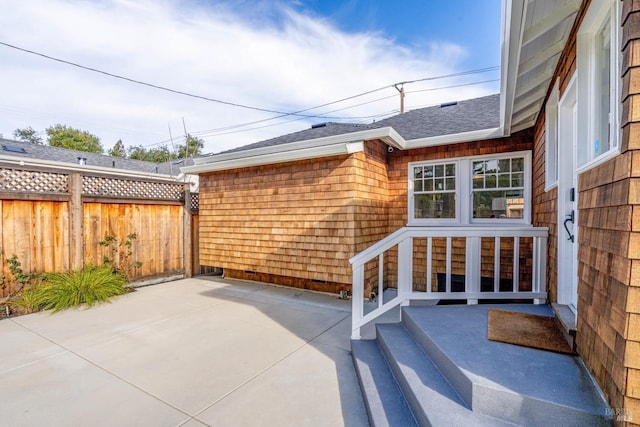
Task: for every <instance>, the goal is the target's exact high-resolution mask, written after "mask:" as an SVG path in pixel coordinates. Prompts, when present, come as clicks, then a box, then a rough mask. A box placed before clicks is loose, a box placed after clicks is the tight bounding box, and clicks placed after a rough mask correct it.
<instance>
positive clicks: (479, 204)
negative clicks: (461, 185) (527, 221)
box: [473, 190, 524, 219]
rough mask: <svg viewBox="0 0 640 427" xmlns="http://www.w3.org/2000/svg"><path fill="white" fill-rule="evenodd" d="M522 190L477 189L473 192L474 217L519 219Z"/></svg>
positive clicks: (521, 215)
mask: <svg viewBox="0 0 640 427" xmlns="http://www.w3.org/2000/svg"><path fill="white" fill-rule="evenodd" d="M523 215H524V191H522V190H518V191H477V192H474V193H473V217H474V218H510V219H521V218H522V217H523Z"/></svg>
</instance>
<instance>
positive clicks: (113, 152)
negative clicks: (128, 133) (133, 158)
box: [108, 139, 127, 158]
mask: <svg viewBox="0 0 640 427" xmlns="http://www.w3.org/2000/svg"><path fill="white" fill-rule="evenodd" d="M108 154H109V155H110V156H113V157H122V158H126V157H127V149H126V148H124V144H123V143H122V140H121V139H119V140H118V141H117V142H116V143H115V145H114V146H113V147H112V148H110V149H109V153H108Z"/></svg>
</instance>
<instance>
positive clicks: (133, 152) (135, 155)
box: [127, 145, 175, 163]
mask: <svg viewBox="0 0 640 427" xmlns="http://www.w3.org/2000/svg"><path fill="white" fill-rule="evenodd" d="M127 151H128V152H129V158H130V159H133V160H144V161H146V162H155V163H161V162H166V161H168V160H171V159H175V155H174V154H171V153H170V152H169V149H168V148H167V146H166V145H161V146H160V147H158V148H152V149H148V150H147V149H146V148H144V147H143V146H142V145H138V146H137V147H132V146H130V147H129V148H128V149H127Z"/></svg>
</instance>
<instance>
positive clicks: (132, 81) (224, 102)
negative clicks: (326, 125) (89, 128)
mask: <svg viewBox="0 0 640 427" xmlns="http://www.w3.org/2000/svg"><path fill="white" fill-rule="evenodd" d="M0 45H3V46H6V47H9V48H11V49H16V50H19V51H21V52H25V53H30V54H32V55H36V56H40V57H42V58H46V59H49V60H51V61H55V62H60V63H62V64H66V65H70V66H72V67H77V68H81V69H83V70H87V71H92V72H94V73H99V74H103V75H105V76H108V77H113V78H115V79H120V80H124V81H127V82H130V83H135V84H138V85H142V86H147V87H151V88H154V89H158V90H163V91H166V92H171V93H175V94H178V95H183V96H188V97H191V98H197V99H202V100H204V101H210V102H215V103H218V104H223V105H229V106H231V107H238V108H246V109H248V110H254V111H262V112H264V113H274V114H279V115H281V116H283V117H284V116H301V117H308V118H326V119H332V118H335V117H320V116H317V115H310V114H301V113H302V112H304V111H309V110H312V109H313V108H307V109H304V110H300V111H294V112H286V111H278V110H272V109H269V108H262V107H255V106H251V105H245V104H240V103H237V102H231V101H223V100H221V99H215V98H210V97H208V96H203V95H197V94H193V93H189V92H185V91H182V90H177V89H171V88H168V87H165V86H160V85H156V84H153V83H147V82H143V81H141V80H136V79H132V78H130V77H125V76H121V75H119V74H114V73H110V72H108V71H103V70H99V69H97V68H93V67H87V66H85V65H81V64H78V63H75V62H71V61H67V60H64V59H60V58H55V57H53V56H49V55H45V54H43V53H39V52H35V51H33V50H29V49H25V48H22V47H19V46H15V45H12V44H9V43H5V42H3V41H0ZM383 89H386V87H383V88H379V89H375V90H373V91H369V92H368V93H373V92H376V91H379V90H383ZM366 94H367V93H364V94H362V95H366ZM362 95H358V96H362ZM345 99H350V98H345ZM336 102H340V101H336ZM325 105H330V104H325Z"/></svg>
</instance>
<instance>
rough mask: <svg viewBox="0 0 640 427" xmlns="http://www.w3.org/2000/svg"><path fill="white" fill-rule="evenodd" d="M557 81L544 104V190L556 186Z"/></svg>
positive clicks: (558, 97) (558, 98)
mask: <svg viewBox="0 0 640 427" xmlns="http://www.w3.org/2000/svg"><path fill="white" fill-rule="evenodd" d="M558 86H559V85H558V81H557V80H556V83H555V84H554V85H553V89H551V94H550V95H549V99H548V100H547V104H546V106H545V120H544V122H545V130H544V191H549V190H551V189H553V188H555V187H557V186H558V103H559V101H560V90H559V87H558Z"/></svg>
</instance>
